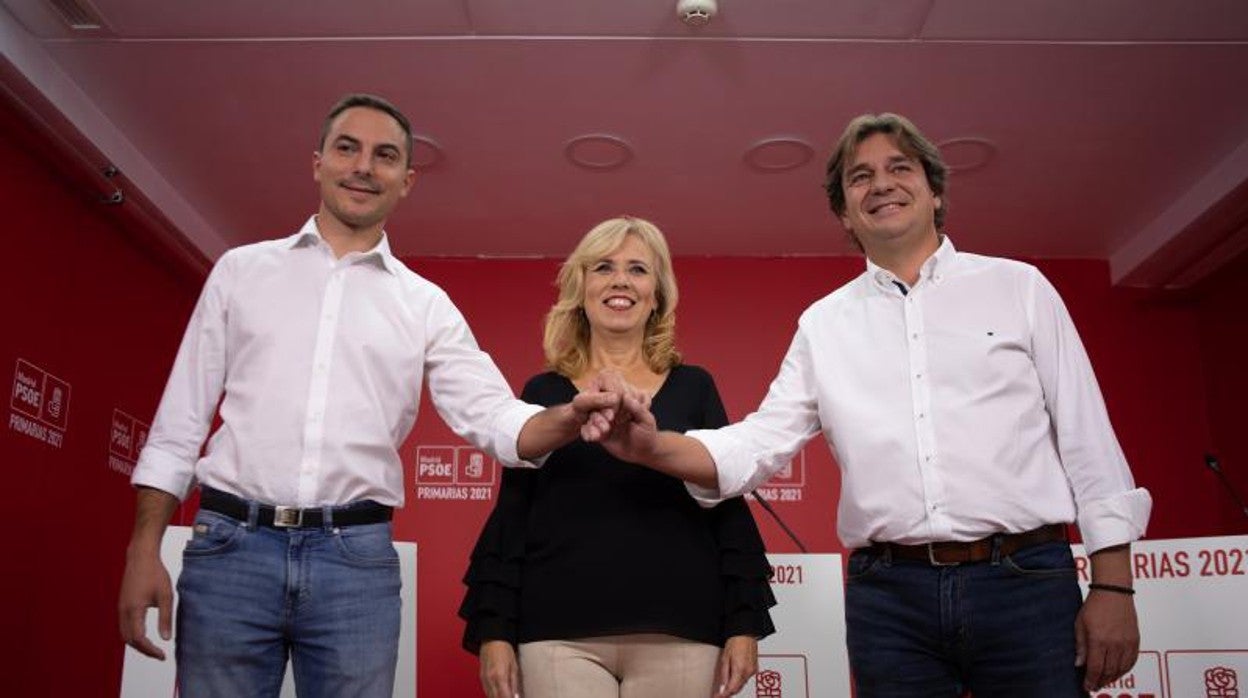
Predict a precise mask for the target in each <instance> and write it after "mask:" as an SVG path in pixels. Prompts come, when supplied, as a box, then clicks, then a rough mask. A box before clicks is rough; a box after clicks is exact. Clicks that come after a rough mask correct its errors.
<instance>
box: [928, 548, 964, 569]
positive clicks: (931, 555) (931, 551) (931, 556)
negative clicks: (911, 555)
mask: <svg viewBox="0 0 1248 698" xmlns="http://www.w3.org/2000/svg"><path fill="white" fill-rule="evenodd" d="M935 546H936V544H935V543H928V544H927V561H928V562H929V563H931V565H932V567H957V566H958V565H960V564H962V563H961V562H960V561H954V562H941V561H940V560H937V559H936V547H935Z"/></svg>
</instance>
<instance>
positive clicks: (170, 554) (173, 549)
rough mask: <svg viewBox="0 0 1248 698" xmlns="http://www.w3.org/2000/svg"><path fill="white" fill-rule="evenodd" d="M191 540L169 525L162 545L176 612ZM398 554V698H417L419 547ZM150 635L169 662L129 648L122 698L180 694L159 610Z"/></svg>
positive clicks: (290, 697) (401, 547) (286, 695)
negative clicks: (400, 613) (158, 621)
mask: <svg viewBox="0 0 1248 698" xmlns="http://www.w3.org/2000/svg"><path fill="white" fill-rule="evenodd" d="M190 538H191V528H190V527H189V526H170V527H169V529H168V530H167V531H166V532H165V539H164V541H163V542H162V543H161V547H160V558H161V560H162V561H164V563H165V567H166V568H167V569H168V570H169V577H170V578H171V579H173V580H174V587H175V588H174V593H175V598H174V609H175V612H176V609H177V598H176V593H177V588H176V587H177V579H178V575H179V574H180V573H181V572H182V550H183V549H184V548H185V547H186V542H187V541H188V540H190ZM394 547H395V548H396V549H397V550H398V552H399V560H400V569H401V574H402V578H403V589H402V591H400V592H399V594H400V597H401V598H402V599H403V618H402V624H401V626H400V628H399V663H398V666H397V667H396V670H395V676H394V695H395V698H400V697H401V698H416V544H415V543H405V542H396V543H395V544H394ZM147 636H148V637H149V638H151V639H152V640H153V641H154V642H155V643H156V645H157V646H159V647H160V648H161V649H163V650H164V651H165V656H166V657H167V659H165V661H163V662H160V661H157V660H155V659H151V658H149V657H145V656H143V655H142V654H139V653H138V652H137V651H135V650H134V649H133V648H131V647H126V653H125V659H124V662H125V664H124V665H123V666H122V671H121V698H153V697H159V696H171V697H174V698H176V696H177V695H178V691H177V686H176V673H177V672H176V668H175V665H174V659H173V657H174V654H173V642H165V641H164V640H161V639H160V634H159V632H158V631H157V629H156V611H155V609H151V610H149V611H148V614H147ZM281 696H282V698H295V684H294V680H293V679H292V678H291V674H290V667H289V665H288V666H287V667H286V679H285V681H284V682H283V683H282V694H281Z"/></svg>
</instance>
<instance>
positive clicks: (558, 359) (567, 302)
mask: <svg viewBox="0 0 1248 698" xmlns="http://www.w3.org/2000/svg"><path fill="white" fill-rule="evenodd" d="M629 235H634V236H636V237H637V239H638V240H641V242H642V243H644V244H645V245H646V247H648V248H649V249H650V253H651V254H652V255H654V274H655V281H656V284H655V301H656V304H655V308H654V312H652V313H651V314H650V317H649V318H648V319H647V320H646V328H645V334H644V339H643V340H642V348H641V350H642V356H644V357H645V360H646V363H647V364H648V365H649V366H650V369H651V370H652V371H654V372H656V373H666V372H667V371H669V370H671V369H672V368H673V367H674V366H677V365H678V364H680V352H679V351H677V350H676V300H677V297H678V293H677V290H676V276H675V274H673V273H672V254H671V252H670V251H669V250H668V248H667V240H666V239H664V237H663V233H662V232H660V231H659V229H658V228H657V227H655V225H654V224H653V223H651V222H650V221H647V220H643V219H641V218H634V217H632V216H621V217H619V218H612V219H611V220H607V221H603V222H602V223H599V224H598V225H596V226H594V228H593V230H590V231H589V232H588V233H586V234H585V237H583V238H581V242H580V243H579V244H577V246H576V249H574V250H572V254H570V255H568V258H567V260H565V261H564V263H563V266H562V267H560V269H559V276H558V277H557V279H556V281H555V284H556V286H558V287H559V300H558V301H556V302H555V304H554V305H553V306H551V308H550V312H549V313H547V314H546V332H545V337H544V339H543V341H542V348H543V349H544V350H545V352H546V364H547V366H549V367H550V369H551V370H553V371H556V372H558V373H559V374H561V375H563V376H566V377H568V378H578V377H580V376H581V375H583V374H584V373H585V372H586V371H587V370H588V369H589V320H588V318H586V316H585V308H584V307H583V306H584V303H585V273H586V271H587V270H588V269H589V267H590V265H592V264H594V263H596V262H598V261H599V260H601V259H602V258H604V257H606V256H608V255H610V254H611V253H612V252H614V251H616V250H617V249H619V248H620V245H623V244H624V239H625V238H626V237H627V236H629Z"/></svg>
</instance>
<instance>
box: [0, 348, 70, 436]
mask: <svg viewBox="0 0 1248 698" xmlns="http://www.w3.org/2000/svg"><path fill="white" fill-rule="evenodd" d="M69 393H70V388H69V383H67V382H66V381H64V380H61V379H60V378H57V377H56V376H54V375H52V374H51V373H48V372H47V371H45V370H43V369H42V368H39V367H38V366H36V365H34V364H32V363H31V362H29V361H26V360H25V359H18V360H17V366H16V367H15V368H14V370H13V391H12V392H11V393H10V394H9V407H10V408H11V409H12V412H11V413H10V414H9V428H10V429H12V430H13V431H16V432H19V433H22V434H26V435H27V436H30V437H31V438H34V439H38V440H39V441H42V442H44V443H46V444H48V445H50V446H56V447H57V448H60V446H61V444H62V442H63V441H64V439H65V429H66V427H67V426H69Z"/></svg>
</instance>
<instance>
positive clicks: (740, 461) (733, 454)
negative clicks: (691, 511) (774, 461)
mask: <svg viewBox="0 0 1248 698" xmlns="http://www.w3.org/2000/svg"><path fill="white" fill-rule="evenodd" d="M685 436H688V437H691V438H694V439H697V440H698V441H699V442H701V443H702V445H703V446H705V447H706V450H707V452H708V453H710V454H711V460H713V461H715V477H716V479H717V480H718V485H719V489H718V490H714V489H709V488H706V487H698V486H697V485H686V486H685V488H686V489H687V490H689V494H691V495H693V498H694V499H696V500H698V503H699V504H702V505H703V506H712V505H714V504H715V503H716V502H720V501H723V500H725V499H731V498H732V497H736V496H738V495H742V494H745V493H746V492H748V491H750V490H751V489H753V488H752V487H751V483H750V480H749V474H750V473H751V471H752V470H753V464H754V463H753V459H752V458H751V457H750V452H749V450H748V449H747V448H746V447H745V446H744V445H743V444H741V443H739V442H738V441H737V440H736V439H734V438H732V437H731V436H729V435H728V434H726V433H724V430H722V429H696V430H693V431H688V432H685ZM703 500H706V501H707V502H709V504H707V503H704V502H703Z"/></svg>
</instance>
